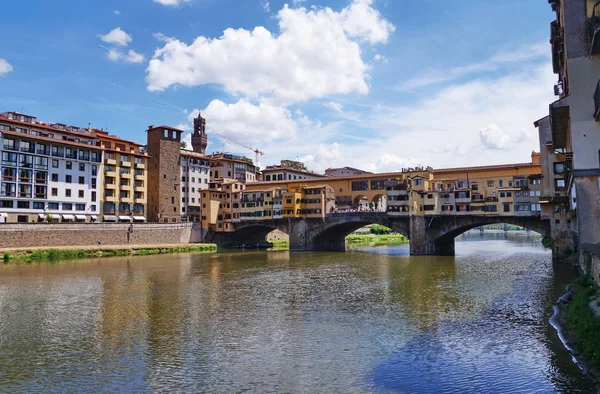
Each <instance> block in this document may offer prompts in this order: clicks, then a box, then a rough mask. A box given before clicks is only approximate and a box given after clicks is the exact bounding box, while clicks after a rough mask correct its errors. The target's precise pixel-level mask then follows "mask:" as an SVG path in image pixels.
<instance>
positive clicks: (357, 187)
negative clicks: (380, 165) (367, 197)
mask: <svg viewBox="0 0 600 394" xmlns="http://www.w3.org/2000/svg"><path fill="white" fill-rule="evenodd" d="M365 190H369V181H353V182H352V191H354V192H355V191H365Z"/></svg>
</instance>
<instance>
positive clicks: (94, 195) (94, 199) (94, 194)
mask: <svg viewBox="0 0 600 394" xmlns="http://www.w3.org/2000/svg"><path fill="white" fill-rule="evenodd" d="M92 201H96V192H92Z"/></svg>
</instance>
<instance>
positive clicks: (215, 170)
mask: <svg viewBox="0 0 600 394" xmlns="http://www.w3.org/2000/svg"><path fill="white" fill-rule="evenodd" d="M206 157H207V158H208V159H209V161H210V179H213V180H217V179H235V180H237V181H240V182H245V183H250V182H256V181H257V179H258V178H257V174H258V168H257V167H256V166H255V165H254V164H253V162H252V160H251V159H248V158H247V157H243V156H236V155H232V154H229V153H216V154H213V155H207V156H206Z"/></svg>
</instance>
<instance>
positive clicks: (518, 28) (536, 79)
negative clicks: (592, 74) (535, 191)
mask: <svg viewBox="0 0 600 394" xmlns="http://www.w3.org/2000/svg"><path fill="white" fill-rule="evenodd" d="M285 3H286V2H284V1H279V0H269V1H267V0H243V1H242V0H188V1H186V0H128V1H122V0H112V1H111V0H105V1H102V2H88V1H67V0H55V1H52V2H40V1H39V0H20V1H18V2H16V1H15V2H7V4H3V12H2V16H1V17H0V18H1V19H0V44H1V45H0V109H1V110H3V111H4V110H16V111H23V112H25V113H27V114H31V115H34V116H37V117H38V118H39V119H41V120H43V121H48V122H61V123H67V124H73V125H77V126H86V125H87V124H88V123H90V122H91V123H92V125H93V126H94V127H97V128H105V129H108V130H109V131H110V132H112V133H114V134H117V135H119V136H122V137H125V138H128V139H133V140H136V141H139V142H145V133H144V130H145V129H146V128H147V126H148V125H150V124H169V125H173V126H179V127H182V128H186V129H188V128H190V127H191V118H193V116H194V115H195V114H196V113H197V111H198V110H200V111H201V112H202V113H203V115H204V116H205V117H206V118H207V127H208V130H209V134H210V133H213V132H217V133H221V134H223V135H226V136H229V137H232V138H236V139H238V140H240V141H243V142H245V143H247V144H249V145H252V146H254V147H256V148H258V149H261V150H263V151H264V152H266V153H267V154H266V156H264V157H262V158H261V160H260V162H261V164H262V165H263V166H264V165H269V164H275V163H277V162H278V161H279V160H281V159H286V158H288V159H296V158H300V159H301V160H304V161H305V162H306V163H307V165H308V166H309V167H310V168H311V169H313V170H317V171H322V170H323V169H325V168H327V167H329V166H344V165H350V166H355V167H359V168H364V169H367V170H371V171H394V170H399V169H400V168H402V167H406V166H410V165H431V166H434V167H436V168H441V167H453V166H463V165H482V164H496V163H507V162H524V161H528V160H529V154H530V153H531V151H532V150H538V149H539V145H538V142H537V134H536V131H535V129H534V127H533V122H534V121H535V120H537V119H539V118H541V117H543V116H545V115H546V113H547V108H548V104H549V103H550V102H551V101H553V96H552V85H553V84H554V83H555V77H554V76H553V75H552V71H551V65H550V47H549V44H548V36H549V22H550V21H551V20H552V18H553V15H552V13H551V10H550V7H549V6H548V4H547V2H545V1H542V0H539V1H534V0H526V1H523V0H503V1H501V2H499V1H488V0H463V1H461V2H440V1H433V0H420V1H408V0H334V1H326V0H322V1H313V0H304V1H298V0H296V1H293V0H290V1H287V4H288V5H287V6H286V5H285ZM209 138H210V144H209V151H230V152H235V153H243V154H249V155H251V152H249V151H245V150H244V149H243V148H240V147H238V146H236V145H232V144H231V143H229V142H227V141H226V140H222V139H220V138H219V137H218V136H216V135H214V134H212V135H210V137H209Z"/></svg>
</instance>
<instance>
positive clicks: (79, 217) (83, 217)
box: [75, 215, 85, 220]
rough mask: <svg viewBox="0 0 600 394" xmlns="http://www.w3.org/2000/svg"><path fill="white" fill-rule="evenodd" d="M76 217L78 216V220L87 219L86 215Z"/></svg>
mask: <svg viewBox="0 0 600 394" xmlns="http://www.w3.org/2000/svg"><path fill="white" fill-rule="evenodd" d="M75 218H77V220H85V215H75Z"/></svg>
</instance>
